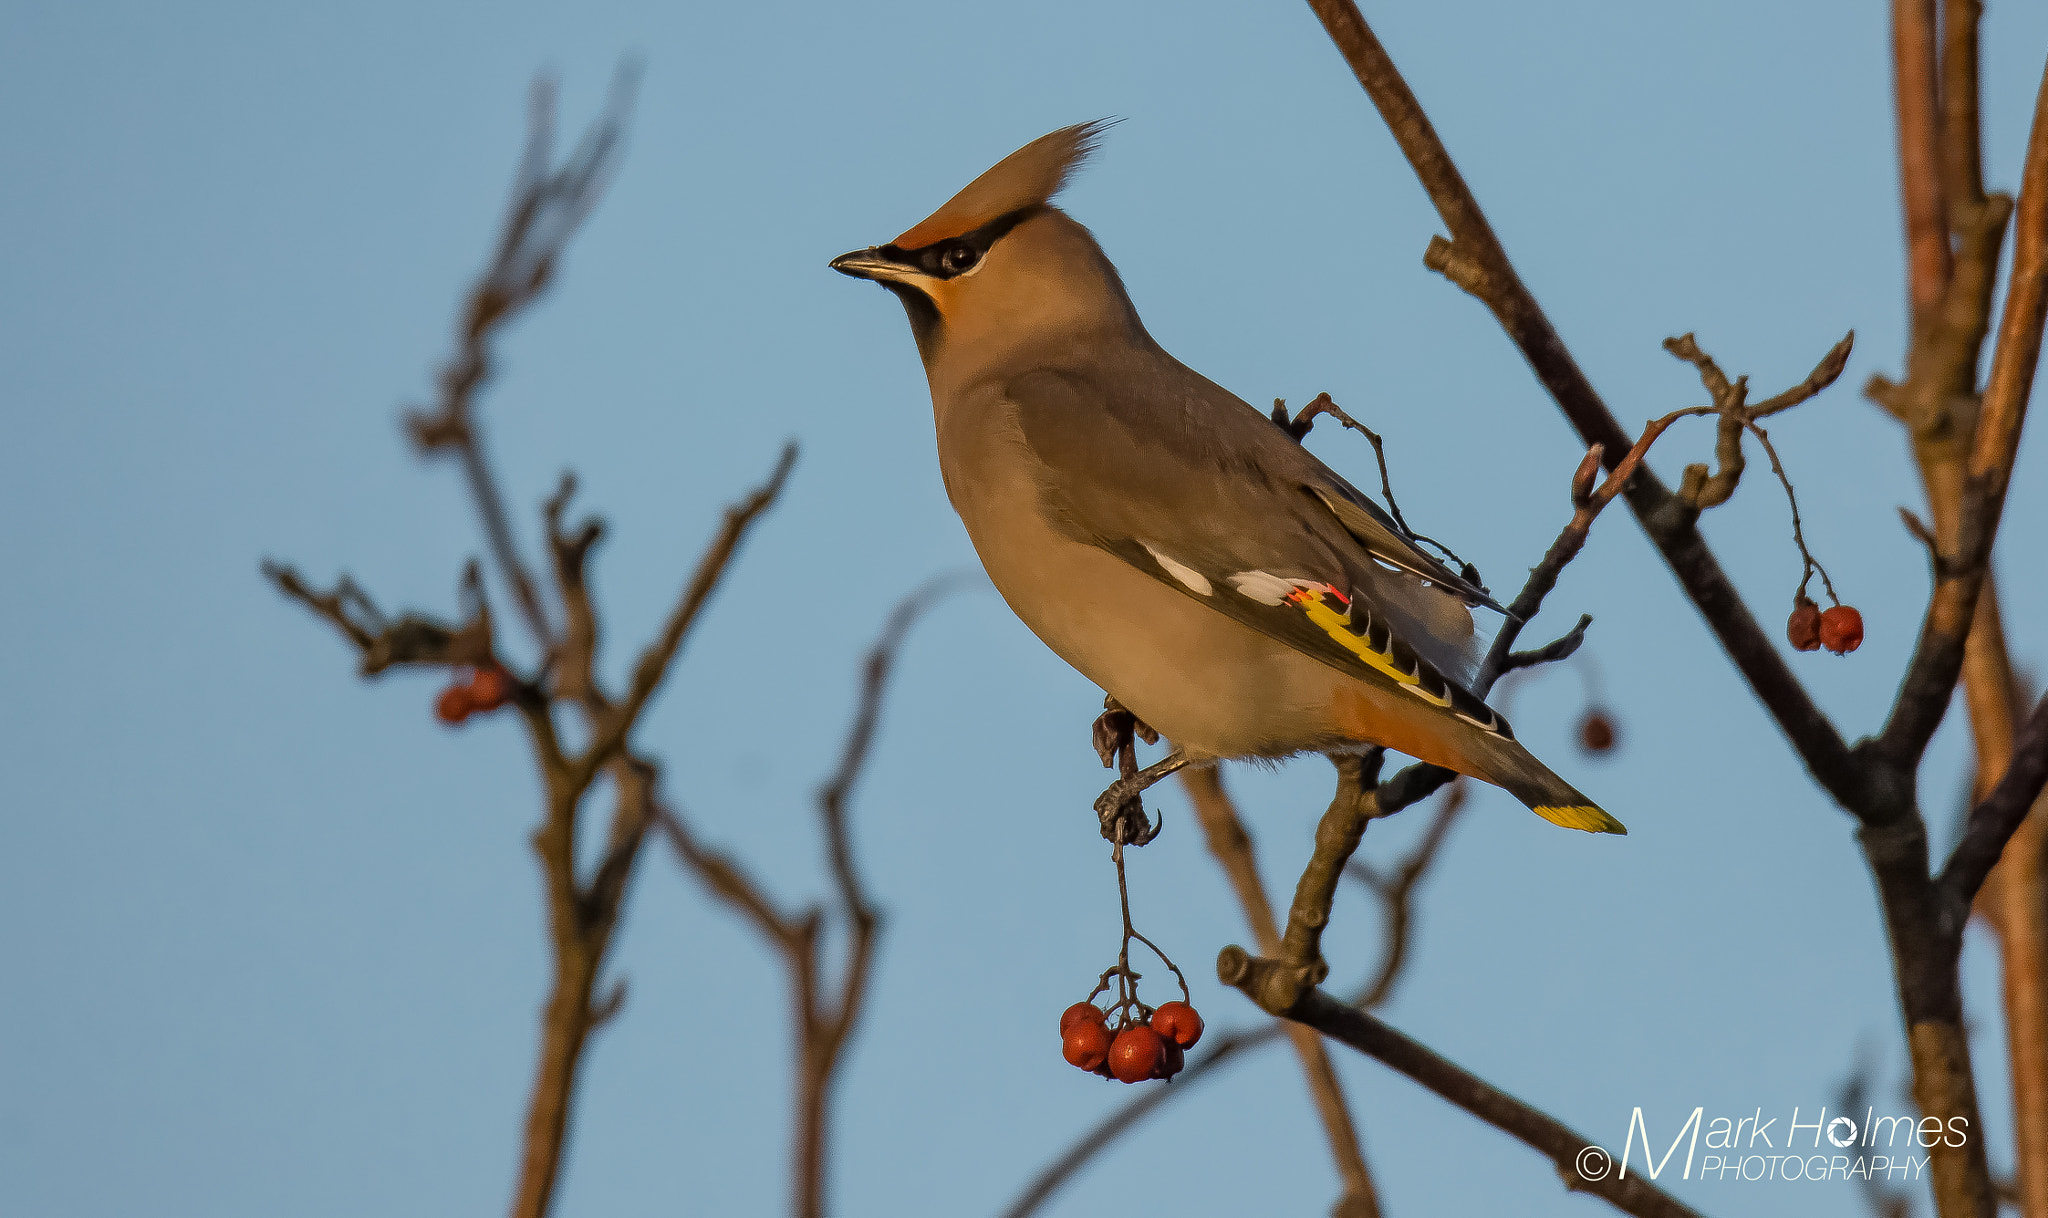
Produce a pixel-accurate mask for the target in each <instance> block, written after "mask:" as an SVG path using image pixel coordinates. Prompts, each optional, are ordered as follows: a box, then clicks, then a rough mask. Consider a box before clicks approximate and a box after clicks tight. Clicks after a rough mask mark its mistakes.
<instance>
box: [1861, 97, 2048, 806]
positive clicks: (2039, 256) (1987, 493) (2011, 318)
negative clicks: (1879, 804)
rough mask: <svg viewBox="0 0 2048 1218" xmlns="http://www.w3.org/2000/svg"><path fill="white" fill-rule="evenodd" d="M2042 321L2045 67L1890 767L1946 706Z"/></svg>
mask: <svg viewBox="0 0 2048 1218" xmlns="http://www.w3.org/2000/svg"><path fill="white" fill-rule="evenodd" d="M2044 320H2048V74H2044V75H2043V77H2042V81H2041V89H2040V93H2039V95H2038V97H2037V99H2036V103H2035V110H2034V122H2033V128H2032V133H2031V134H2030V135H2029V137H2028V140H2027V159H2026V166H2025V168H2024V170H2023V171H2022V174H2021V183H2020V199H2019V208H2018V213H2017V217H2016V220H2015V223H2014V234H2013V263H2012V276H2011V286H2010V287H2009V288H2008V289H2007V291H2006V300H2005V315H2004V317H2003V318H2002V319H2001V320H2000V323H1999V329H1998V345H1997V347H1996V349H1995V350H1994V351H1993V353H1992V359H1991V379H1990V380H1989V382H1987V384H1986V386H1985V390H1984V405H1983V410H1982V413H1981V415H1980V416H1979V418H1978V421H1977V429H1976V436H1975V441H1974V443H1973V444H1972V446H1971V449H1970V454H1969V464H1968V469H1967V472H1966V476H1965V480H1964V485H1963V489H1962V493H1961V503H1960V510H1959V511H1958V514H1957V524H1956V533H1955V544H1954V549H1953V550H1952V551H1951V552H1950V553H1948V554H1947V555H1945V557H1946V559H1947V563H1946V566H1947V567H1948V570H1949V574H1948V575H1947V576H1946V577H1945V578H1941V579H1939V580H1937V582H1936V584H1935V589H1934V596H1933V597H1932V599H1931V600H1930V602H1929V604H1928V607H1927V617H1926V620H1925V622H1924V623H1923V625H1922V626H1921V631H1920V638H1919V641H1918V643H1917V644H1916V645H1915V648H1914V652H1913V659H1912V661H1911V663H1910V664H1909V665H1908V667H1907V669H1906V675H1905V678H1904V679H1903V680H1902V681H1901V682H1900V686H1899V694H1898V698H1897V700H1896V701H1895V702H1894V703H1893V705H1892V713H1891V717H1890V719H1889V720H1888V721H1887V722H1886V724H1885V729H1884V734H1883V736H1882V738H1881V740H1880V744H1879V747H1880V749H1881V750H1882V752H1883V754H1884V756H1885V757H1886V758H1887V760H1888V761H1889V762H1890V763H1891V764H1892V765H1893V766H1894V767H1901V768H1910V767H1912V766H1917V765H1918V763H1919V760H1920V756H1921V754H1922V753H1923V752H1924V751H1925V750H1926V748H1927V742H1928V740H1929V739H1930V738H1931V737H1932V736H1933V735H1934V729H1935V728H1936V727H1937V726H1938V725H1939V724H1940V723H1941V719H1942V716H1943V715H1944V714H1945V713H1946V712H1947V709H1948V703H1949V698H1950V696H1951V695H1952V694H1953V692H1954V690H1955V685H1956V680H1957V678H1958V677H1959V676H1960V675H1961V673H1962V666H1963V655H1964V645H1965V640H1966V639H1967V638H1968V636H1969V633H1970V624H1971V621H1972V619H1973V617H1974V615H1975V613H1976V608H1977V598H1978V595H1979V593H1980V591H1981V590H1982V588H1983V584H1984V579H1985V575H1986V572H1987V570H1988V568H1989V565H1990V558H1991V546H1992V542H1993V541H1994V540H1995V539H1996V537H1997V533H1998V524H1999V517H2000V515H2001V513H2002V512H2003V510H2004V507H2005V492H2006V486H2007V484H2008V482H2009V481H2010V480H2011V477H2012V465H2013V460H2014V458H2015V457H2016V456H2017V455H2018V452H2019V440H2020V430H2021V426H2022V424H2023V423H2024V422H2025V419H2026V412H2027V399H2028V397H2029V395H2030V393H2031V391H2032V388H2033V382H2034V371H2035V369H2036V367H2037V366H2038V365H2039V362H2040V358H2041V338H2042V327H2043V322H2044Z"/></svg>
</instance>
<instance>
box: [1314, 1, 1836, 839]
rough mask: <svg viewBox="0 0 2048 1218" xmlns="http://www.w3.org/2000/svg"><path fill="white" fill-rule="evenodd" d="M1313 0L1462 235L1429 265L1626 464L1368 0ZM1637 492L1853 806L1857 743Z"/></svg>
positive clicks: (1435, 248) (1436, 244) (1710, 561)
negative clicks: (1369, 18)
mask: <svg viewBox="0 0 2048 1218" xmlns="http://www.w3.org/2000/svg"><path fill="white" fill-rule="evenodd" d="M1309 7H1310V8H1312V9H1313V10H1315V13H1316V16H1317V17H1318V18H1320V19H1321V21H1322V23H1323V28H1324V29H1325V30H1326V31H1328V33H1329V35H1330V39H1331V41H1332V42H1333V43H1334V44H1335V45H1336V47H1337V49H1338V51H1339V52H1340V53H1341V54H1342V55H1343V56H1344V59H1345V61H1346V62H1347V63H1348V64H1349V66H1350V67H1351V70H1352V72H1353V74H1354V75H1355V76H1356V77H1357V78H1358V82H1359V84H1360V85H1361V86H1363V87H1364V89H1365V91H1366V94H1367V95H1368V96H1369V97H1370V98H1371V99H1372V102H1373V104H1374V106H1376V107H1377V108H1378V110H1379V112H1380V116H1381V117H1382V118H1383V119H1384V120H1385V121H1386V124H1387V128H1388V129H1389V130H1390V131H1391V132H1392V133H1393V136H1394V139H1395V141H1396V142H1397V143H1398V144H1399V145H1400V147H1401V151H1402V153H1403V154H1404V155H1405V156H1406V157H1407V158H1408V162H1409V164H1410V165H1411V166H1413V168H1414V170H1415V174H1416V177H1417V178H1418V179H1419V180H1420V181H1421V183H1422V186H1423V189H1425V190H1426V191H1428V192H1429V197H1430V201H1431V202H1432V203H1434V204H1435V205H1436V209H1437V213H1438V214H1439V215H1440V216H1441V217H1442V218H1443V221H1444V224H1445V225H1446V226H1447V227H1448V228H1449V229H1450V232H1451V240H1450V241H1443V240H1442V239H1441V238H1438V239H1435V240H1433V241H1432V243H1431V247H1430V251H1429V252H1428V253H1427V254H1425V256H1424V262H1425V263H1426V264H1427V265H1429V266H1431V267H1432V268H1433V269H1437V270H1440V271H1442V272H1443V273H1444V274H1446V275H1448V276H1450V277H1451V278H1452V279H1453V280H1454V281H1455V282H1457V283H1458V284H1459V286H1461V287H1463V288H1465V289H1466V290H1467V291H1469V292H1472V293H1473V294H1474V295H1475V296H1477V297H1478V298H1479V299H1480V300H1481V301H1482V302H1483V303H1484V304H1485V305H1486V306H1487V308H1488V309H1490V310H1491V311H1492V312H1493V314H1494V316H1495V317H1496V318H1498V319H1499V321H1500V324H1501V327H1502V328H1503V329H1504V330H1505V331H1507V334H1508V337H1509V338H1510V339H1511V340H1512V341H1513V342H1514V344H1515V345H1516V347H1517V348H1519V349H1520V350H1521V352H1522V355H1523V357H1524V358H1526V359H1527V360H1528V361H1529V366H1530V368H1531V369H1532V370H1533V371H1534V372H1535V374H1536V376H1537V379H1538V380H1539V381H1541V382H1542V384H1543V386H1544V388H1545V389H1547V390H1548V391H1549V392H1550V395H1551V397H1552V398H1553V399H1555V400H1556V402H1557V404H1558V407H1559V408H1560V409H1561V410H1562V411H1563V412H1564V414H1565V417H1566V418H1567V419H1568V420H1569V421H1570V422H1571V424H1572V426H1573V427H1574V428H1575V429H1576V430H1577V431H1578V433H1579V438H1580V440H1581V442H1583V443H1585V444H1586V445H1588V446H1591V445H1594V444H1598V445H1601V446H1602V448H1603V450H1604V451H1605V452H1606V454H1607V457H1608V460H1609V463H1610V465H1611V464H1612V463H1614V462H1617V461H1619V460H1620V459H1621V457H1622V456H1623V455H1624V454H1625V453H1626V452H1627V451H1628V450H1629V447H1630V439H1629V436H1628V435H1627V433H1626V432H1624V431H1623V430H1622V427H1621V424H1620V423H1618V422H1617V421H1616V420H1615V418H1614V415H1613V413H1612V412H1610V411H1609V410H1608V409H1607V406H1606V404H1605V403H1604V402H1603V401H1601V399H1600V396H1599V394H1598V393H1596V392H1595V391H1594V389H1593V386H1592V384H1591V382H1589V381H1588V380H1587V379H1586V376H1585V374H1584V373H1583V372H1582V371H1580V369H1579V366H1578V364H1577V362H1576V361H1574V360H1573V359H1572V356H1571V352H1570V351H1569V350H1568V349H1567V348H1566V347H1565V345H1564V341H1563V339H1561V338H1560V337H1559V336H1558V334H1557V331H1556V329H1555V328H1554V327H1553V326H1552V325H1551V324H1550V320H1549V319H1548V318H1547V317H1546V316H1544V313H1543V309H1542V307H1541V306H1540V305H1539V304H1538V303H1537V302H1536V298H1535V297H1534V296H1533V295H1532V294H1531V293H1530V292H1529V289H1528V288H1527V287H1526V286H1524V285H1523V283H1522V281H1521V278H1520V276H1518V275H1517V274H1516V273H1515V269H1514V265H1513V264H1512V263H1511V262H1510V261H1509V259H1508V256H1507V252H1506V251H1505V250H1504V249H1503V248H1502V247H1501V244H1500V239H1499V238H1498V237H1497V236H1496V235H1495V234H1494V231H1493V227H1492V225H1491V224H1489V223H1488V222H1487V219H1486V215H1485V213H1484V212H1483V211H1482V210H1481V209H1480V206H1479V201H1478V199H1477V198H1475V197H1474V196H1473V194H1472V190H1471V188H1470V187H1469V186H1468V185H1467V184H1466V182H1465V179H1464V177H1463V175H1462V174H1460V173H1459V172H1458V167H1457V165H1456V164H1455V163H1454V162H1453V161H1452V160H1451V155H1450V153H1449V151H1447V150H1446V149H1445V148H1444V145H1443V141H1442V140H1441V139H1440V138H1439V137H1438V136H1437V133H1436V129H1435V128H1434V126H1432V124H1431V123H1430V121H1429V117H1428V115H1426V114H1425V113H1424V112H1423V110H1422V106H1421V104H1420V103H1419V102H1418V101H1416V99H1415V94H1414V92H1413V91H1412V90H1410V89H1409V87H1408V83H1407V82H1406V81H1405V80H1403V79H1402V78H1401V74H1400V72H1399V70H1398V69H1396V68H1395V66H1394V63H1393V60H1392V59H1391V58H1389V57H1388V55H1387V52H1386V48H1385V47H1383V46H1381V45H1380V42H1379V39H1378V38H1376V37H1375V36H1374V35H1373V32H1372V29H1371V27H1370V26H1368V25H1367V24H1366V21H1365V18H1364V16H1362V15H1361V14H1360V13H1359V11H1358V6H1357V4H1356V3H1354V2H1353V0H1309ZM1626 494H1627V498H1628V501H1629V507H1630V510H1632V511H1633V512H1634V513H1635V515H1636V518H1637V519H1638V520H1639V521H1641V522H1642V524H1643V527H1644V531H1645V532H1646V533H1647V534H1648V535H1649V537H1650V540H1651V542H1652V543H1653V544H1654V545H1656V547H1657V549H1658V551H1659V552H1660V553H1661V554H1662V555H1663V556H1664V560H1665V562H1666V563H1667V564H1668V565H1669V566H1670V568H1671V571H1672V573H1673V575H1675V576H1676V577H1677V578H1678V581H1679V583H1680V585H1681V586H1682V587H1683V588H1684V589H1685V591H1686V595H1687V596H1688V597H1689V598H1691V600H1692V601H1693V603H1694V604H1695V605H1696V606H1698V607H1699V609H1700V611H1701V613H1702V615H1703V616H1704V617H1705V618H1706V620H1707V623H1708V625H1709V627H1710V628H1711V629H1712V630H1713V631H1714V634H1715V636H1716V637H1717V638H1718V639H1719V640H1720V642H1721V645H1722V647H1723V648H1724V649H1725V650H1726V651H1727V652H1728V655H1729V657H1730V658H1731V659H1732V660H1733V661H1734V662H1735V664H1736V666H1737V668H1739V669H1740V670H1741V672H1742V674H1743V676H1744V678H1745V679H1746V680H1747V681H1748V682H1749V685H1750V688H1751V689H1752V690H1753V691H1755V693H1756V695H1757V697H1758V699H1759V700H1760V701H1762V702H1763V704H1764V705H1765V706H1766V707H1767V708H1768V709H1769V710H1770V712H1771V715H1772V717H1773V718H1775V719H1776V720H1777V722H1778V725H1779V727H1780V728H1781V729H1782V730H1783V731H1784V732H1785V734H1786V736H1787V737H1788V738H1789V739H1790V740H1791V742H1792V744H1793V747H1795V748H1796V749H1797V750H1798V751H1799V754H1800V756H1801V758H1802V759H1804V760H1805V762H1806V764H1807V767H1808V768H1809V769H1810V770H1811V771H1812V772H1813V773H1814V775H1815V776H1816V777H1817V778H1818V779H1819V780H1820V782H1821V784H1822V785H1823V786H1824V787H1825V788H1827V790H1828V791H1829V792H1830V793H1831V794H1834V795H1835V796H1836V797H1837V798H1838V799H1840V800H1841V801H1842V802H1844V803H1845V804H1847V803H1851V802H1854V800H1855V797H1856V795H1857V784H1858V782H1859V777H1858V775H1857V772H1856V769H1855V767H1854V766H1853V765H1851V763H1850V758H1849V748H1848V745H1847V744H1846V743H1845V742H1844V741H1843V740H1842V737H1841V733H1840V732H1838V731H1837V730H1836V729H1835V727H1834V725H1833V724H1832V723H1831V722H1829V720H1828V718H1827V716H1826V715H1825V714H1823V713H1822V711H1821V709H1820V707H1819V706H1818V705H1817V704H1815V702H1814V701H1813V698H1812V696H1811V695H1810V694H1808V693H1807V691H1806V689H1805V688H1804V687H1803V686H1802V685H1801V684H1800V683H1799V681H1798V679H1797V678H1796V677H1794V676H1793V675H1792V670H1791V669H1790V667H1789V666H1787V664H1786V663H1785V659H1784V657H1783V656H1782V655H1780V654H1779V652H1778V649H1777V646H1776V644H1775V643H1774V642H1773V641H1772V638H1771V636H1770V635H1768V634H1766V633H1765V632H1764V630H1763V628H1762V627H1761V626H1759V625H1758V623H1757V621H1756V618H1755V617H1754V616H1753V615H1752V614H1751V613H1750V612H1749V610H1748V607H1747V606H1746V605H1744V603H1743V601H1742V598H1741V596H1740V595H1739V594H1738V593H1737V592H1736V590H1735V586H1734V584H1733V583H1732V582H1731V581H1730V580H1729V578H1728V576H1727V574H1726V572H1724V571H1723V570H1722V569H1721V566H1720V564H1719V562H1718V561H1717V560H1716V559H1715V557H1714V554H1713V552H1712V550H1710V549H1709V548H1708V547H1707V544H1706V541H1705V539H1704V538H1702V537H1701V536H1700V533H1699V530H1698V529H1697V528H1696V527H1694V522H1693V520H1692V518H1691V516H1690V515H1689V514H1688V513H1685V512H1683V511H1682V510H1677V509H1678V508H1680V507H1681V506H1682V505H1678V504H1677V503H1676V502H1675V498H1674V496H1673V495H1672V493H1671V492H1670V491H1669V490H1668V489H1666V488H1665V487H1664V486H1663V484H1661V483H1660V482H1658V481H1657V479H1656V477H1655V476H1654V475H1653V474H1651V473H1650V471H1648V470H1640V471H1638V473H1637V474H1636V476H1635V478H1634V479H1633V480H1632V482H1631V484H1630V485H1629V487H1628V489H1627V492H1626Z"/></svg>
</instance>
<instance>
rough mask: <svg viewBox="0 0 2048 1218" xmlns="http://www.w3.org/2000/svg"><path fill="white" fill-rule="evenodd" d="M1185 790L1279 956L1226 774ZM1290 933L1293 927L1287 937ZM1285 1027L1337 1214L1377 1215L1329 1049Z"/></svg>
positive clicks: (1248, 913) (1242, 901)
mask: <svg viewBox="0 0 2048 1218" xmlns="http://www.w3.org/2000/svg"><path fill="white" fill-rule="evenodd" d="M1181 784H1182V785H1183V786H1184V787H1186V789H1187V793H1188V802H1189V803H1190V804H1191V805H1192V806H1193V808H1194V811H1195V818H1196V820H1198V821H1199V822H1200V823H1201V825H1202V832H1203V835H1204V836H1205V838H1206V839H1207V841H1208V845H1209V853H1210V854H1212V855H1214V856H1215V858H1216V862H1217V863H1218V865H1220V866H1221V867H1222V868H1223V873H1224V875H1225V876H1227V877H1228V878H1229V880H1230V885H1231V888H1232V889H1233V890H1234V891H1235V892H1236V893H1237V900H1238V905H1239V907H1240V908H1241V909H1242V910H1243V911H1244V916H1245V921H1246V923H1248V924H1249V925H1250V927H1251V931H1252V937H1253V939H1254V941H1256V942H1257V943H1258V945H1259V950H1260V951H1262V952H1264V953H1267V954H1269V955H1278V954H1279V953H1280V952H1281V950H1282V940H1281V936H1280V930H1279V927H1278V925H1277V924H1276V923H1275V922H1274V920H1273V903H1272V901H1271V900H1270V899H1269V898H1268V897H1267V895H1266V885H1265V881H1263V880H1261V879H1260V878H1259V867H1258V860H1257V857H1256V855H1255V853H1254V851H1253V848H1252V839H1251V834H1250V833H1248V832H1246V830H1245V827H1244V822H1243V821H1242V820H1241V819H1240V818H1239V817H1238V815H1237V807H1236V805H1235V803H1234V802H1233V801H1232V800H1231V798H1230V796H1229V794H1228V793H1227V792H1225V791H1224V789H1223V778H1222V774H1221V773H1220V772H1219V770H1218V768H1217V767H1215V766H1207V767H1204V768H1202V769H1198V770H1189V771H1186V772H1184V773H1183V774H1182V775H1181ZM1292 932H1293V928H1292V927H1291V926H1290V927H1289V933H1290V934H1291V933H1292ZM1283 1026H1284V1027H1285V1028H1286V1034H1287V1037H1288V1039H1289V1040H1291V1041H1293V1043H1294V1051H1295V1056H1296V1057H1297V1058H1299V1059H1300V1061H1301V1070H1302V1075H1303V1079H1304V1081H1305V1082H1306V1083H1307V1085H1308V1091H1309V1099H1310V1100H1311V1101H1312V1102H1313V1103H1314V1104H1315V1108H1316V1115H1317V1116H1318V1117H1319V1118H1320V1119H1321V1122H1322V1126H1323V1134H1324V1137H1325V1139H1326V1140H1327V1141H1328V1142H1329V1146H1330V1157H1331V1158H1332V1159H1333V1160H1334V1161H1335V1162H1336V1166H1337V1175H1338V1178H1339V1179H1341V1180H1342V1181H1343V1182H1344V1195H1343V1197H1342V1198H1341V1199H1340V1200H1339V1201H1338V1203H1337V1205H1336V1207H1335V1210H1334V1212H1335V1213H1336V1214H1338V1215H1340V1216H1341V1218H1350V1216H1351V1215H1366V1214H1373V1215H1377V1214H1378V1213H1379V1194H1378V1190H1377V1189H1376V1188H1375V1187H1374V1186H1373V1181H1372V1171H1371V1169H1370V1168H1369V1167H1368V1166H1367V1165H1366V1162H1365V1151H1364V1148H1363V1146H1361V1145H1360V1142H1359V1137H1358V1126H1357V1123H1356V1122H1355V1121H1353V1120H1352V1117H1351V1108H1350V1105H1349V1104H1348V1103H1347V1102H1346V1100H1345V1098H1344V1085H1343V1081H1342V1080H1341V1079H1339V1078H1338V1077H1337V1070H1336V1067H1335V1066H1334V1065H1333V1064H1332V1063H1331V1061H1330V1052H1329V1049H1328V1048H1327V1047H1325V1046H1324V1044H1323V1042H1322V1039H1321V1038H1320V1037H1318V1036H1317V1035H1316V1034H1315V1033H1314V1032H1313V1031H1311V1030H1310V1029H1308V1028H1305V1027H1301V1026H1300V1025H1298V1024H1286V1025H1283ZM1213 1056H1214V1055H1213V1054H1212V1058H1213ZM1183 1077H1185V1076H1183ZM1145 1111H1149V1109H1146V1110H1145ZM1142 1115H1143V1112H1139V1113H1137V1114H1135V1115H1133V1116H1131V1117H1130V1119H1131V1120H1136V1119H1137V1118H1138V1117H1139V1116H1142ZM1070 1153H1071V1152H1070Z"/></svg>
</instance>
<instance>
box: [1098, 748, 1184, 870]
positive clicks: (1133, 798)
mask: <svg viewBox="0 0 2048 1218" xmlns="http://www.w3.org/2000/svg"><path fill="white" fill-rule="evenodd" d="M1187 764H1188V763H1187V759H1186V758H1185V757H1183V756H1181V754H1180V750H1179V749H1175V750H1174V751H1173V752H1171V753H1168V754H1167V755H1166V756H1165V757H1164V758H1162V759H1160V760H1159V761H1155V762H1153V763H1152V764H1151V765H1148V766H1146V767H1145V768H1144V769H1142V770H1139V771H1137V772H1136V773H1133V774H1126V775H1124V776H1123V777H1122V778H1119V779H1117V780H1116V781H1115V782H1113V783H1110V784H1109V789H1108V790H1105V791H1104V792H1103V793H1102V794H1101V795H1100V796H1098V797H1097V798H1096V800H1095V815H1096V816H1097V817H1099V818H1100V819H1101V821H1102V836H1103V838H1104V839H1105V840H1107V841H1111V842H1121V843H1123V844H1124V845H1129V846H1142V845H1145V844H1146V843H1147V842H1150V841H1151V840H1152V839H1153V838H1155V837H1158V836H1159V830H1160V827H1161V825H1163V824H1164V823H1165V822H1164V821H1159V822H1154V821H1152V820H1151V819H1150V818H1148V817H1147V816H1146V815H1145V803H1144V798H1143V796H1144V793H1145V790H1146V789H1147V788H1148V787H1150V786H1152V784H1154V783H1156V782H1158V781H1160V780H1161V779H1163V778H1167V777H1170V776H1172V775H1174V774H1177V773H1179V772H1180V771H1181V770H1183V769H1185V768H1187Z"/></svg>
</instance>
